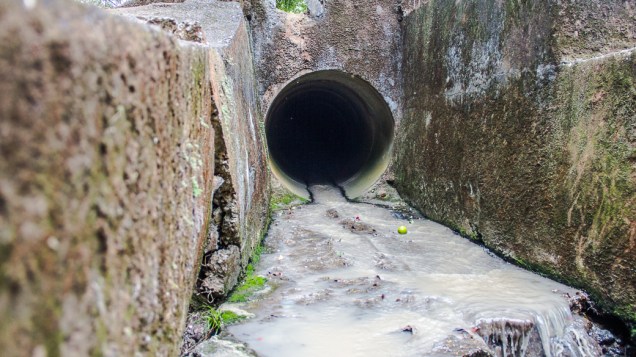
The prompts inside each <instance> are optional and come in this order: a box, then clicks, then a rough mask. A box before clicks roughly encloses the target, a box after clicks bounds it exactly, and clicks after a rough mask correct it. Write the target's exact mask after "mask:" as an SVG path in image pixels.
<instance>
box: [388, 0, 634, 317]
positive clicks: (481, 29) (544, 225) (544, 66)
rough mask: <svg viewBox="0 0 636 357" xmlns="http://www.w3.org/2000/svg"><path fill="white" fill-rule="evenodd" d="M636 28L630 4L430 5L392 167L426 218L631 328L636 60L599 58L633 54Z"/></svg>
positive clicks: (413, 57) (415, 34)
mask: <svg viewBox="0 0 636 357" xmlns="http://www.w3.org/2000/svg"><path fill="white" fill-rule="evenodd" d="M634 19H635V14H634V3H633V2H623V1H609V2H606V1H603V2H601V1H588V2H576V3H574V2H569V1H562V2H558V3H557V2H517V1H503V2H502V1H459V2H457V1H430V2H428V3H426V4H424V5H422V6H421V7H420V8H419V9H416V10H414V11H413V12H411V13H410V14H409V15H408V16H407V17H406V18H405V20H404V23H405V29H404V30H405V32H404V44H405V48H404V51H405V53H404V64H403V69H404V73H403V76H404V86H405V88H404V92H405V93H406V97H405V98H406V99H405V109H404V117H403V119H402V122H401V129H400V130H401V131H400V132H399V133H398V135H397V140H398V142H397V144H396V145H397V148H396V158H395V161H396V162H395V173H396V184H397V187H398V189H399V191H400V193H401V194H402V195H403V196H404V197H406V198H407V199H408V200H409V201H410V202H411V203H412V204H414V205H415V206H416V207H418V208H419V209H421V210H422V212H423V213H425V214H426V215H427V216H429V217H431V218H432V219H435V220H437V221H440V222H443V223H445V224H447V225H449V226H451V227H454V228H455V229H457V230H458V231H460V232H462V233H463V234H465V235H467V236H469V237H472V238H474V239H479V240H483V242H484V243H485V244H486V245H487V246H488V247H490V248H492V249H494V250H495V251H497V252H499V253H500V254H502V255H505V256H508V257H509V258H511V259H512V260H515V261H517V262H518V263H519V264H521V265H524V266H527V267H530V268H533V269H536V270H539V271H542V272H544V273H547V274H549V275H550V276H552V277H556V278H559V279H560V280H562V281H566V282H568V283H571V284H574V285H576V286H580V287H583V288H585V289H587V290H589V291H590V292H591V293H592V294H593V296H594V298H595V299H596V300H597V301H598V302H599V303H601V305H602V306H603V307H605V308H606V309H607V310H608V311H611V312H614V313H616V314H618V315H620V316H621V317H622V318H623V319H625V320H628V321H632V322H636V305H635V304H634V301H636V238H635V237H636V233H635V232H636V229H635V228H634V227H636V223H635V222H636V206H635V202H636V194H635V193H636V190H635V189H636V185H635V183H636V182H635V180H636V169H635V165H634V152H635V150H636V132H635V131H634V130H635V128H636V51H634V50H633V49H632V50H629V49H628V50H626V51H623V52H620V53H617V54H616V55H613V54H607V55H604V56H603V53H604V51H618V50H622V49H624V48H625V47H627V48H630V47H635V46H636V38H635V37H634V33H636V21H634ZM597 28H598V29H599V31H600V34H602V35H598V36H597V34H596V32H595V31H596V29H597ZM577 29H579V30H577ZM581 29H582V30H581ZM576 31H578V34H577V33H576ZM577 36H578V37H577ZM601 37H602V40H601ZM575 40H576V41H575ZM573 56H575V57H580V56H582V59H579V60H577V59H576V58H575V57H573Z"/></svg>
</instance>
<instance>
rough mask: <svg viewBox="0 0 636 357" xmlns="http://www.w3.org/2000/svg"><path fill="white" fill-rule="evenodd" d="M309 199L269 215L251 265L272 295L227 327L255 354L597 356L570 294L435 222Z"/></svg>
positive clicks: (325, 191)
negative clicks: (403, 230) (248, 316)
mask: <svg viewBox="0 0 636 357" xmlns="http://www.w3.org/2000/svg"><path fill="white" fill-rule="evenodd" d="M312 192H313V194H314V202H313V203H311V204H307V205H303V206H299V207H296V208H295V209H288V210H284V211H279V212H278V213H277V214H275V217H274V220H273V223H272V226H271V229H270V232H269V234H268V237H267V239H266V243H265V244H266V253H264V254H263V255H262V257H261V261H260V263H259V264H258V265H257V266H256V274H259V275H262V276H265V277H267V279H268V283H267V284H268V287H267V288H266V289H265V290H264V291H262V292H261V293H260V296H259V297H258V298H257V299H255V300H254V301H252V302H248V303H244V304H240V305H239V306H238V308H240V309H243V310H245V311H247V312H248V313H250V314H253V315H254V317H253V318H251V319H248V320H246V321H245V322H243V323H241V324H237V325H233V326H230V327H229V328H228V330H229V332H230V333H231V334H232V335H233V336H234V338H235V339H237V340H238V341H241V342H243V343H244V344H246V345H247V346H248V347H249V348H250V349H252V350H253V351H255V352H256V354H258V355H259V356H276V357H285V356H453V355H459V356H462V355H467V356H471V355H474V356H481V355H484V356H486V355H488V353H490V354H493V353H494V354H495V355H498V356H543V355H546V356H597V355H600V354H601V353H600V350H599V347H598V344H596V343H595V342H594V341H593V340H592V339H590V338H589V336H588V335H587V333H586V331H585V321H583V319H582V318H580V317H578V316H573V315H572V314H571V312H570V309H569V302H568V297H573V296H575V295H576V294H577V291H576V290H574V289H572V288H570V287H568V286H565V285H562V284H559V283H556V282H554V281H551V280H549V279H545V278H543V277H540V276H537V275H535V274H532V273H530V272H527V271H525V270H523V269H520V268H518V267H516V266H513V265H511V264H508V263H506V262H504V261H503V260H501V259H500V258H498V257H496V256H494V255H493V254H491V253H490V252H488V251H487V250H486V249H484V248H483V247H480V246H479V245H476V244H474V243H472V242H470V241H469V240H467V239H465V238H462V237H460V236H458V235H456V234H455V233H454V232H453V231H451V230H450V229H448V228H446V227H444V226H442V225H440V224H437V223H434V222H432V221H429V220H426V219H422V218H418V217H417V216H415V217H413V216H410V217H409V216H408V215H404V214H402V213H399V212H397V211H396V210H392V209H389V208H385V207H380V206H378V205H373V204H369V203H352V202H348V201H347V200H345V199H344V198H342V196H341V195H340V193H339V192H338V190H336V189H333V188H329V187H313V188H312ZM401 225H405V226H407V228H408V233H407V234H405V235H400V234H398V233H397V228H398V227H399V226H401ZM233 308H236V306H235V307H233ZM482 352H483V353H485V354H480V353H482Z"/></svg>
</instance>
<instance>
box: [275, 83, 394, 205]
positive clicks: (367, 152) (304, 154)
mask: <svg viewBox="0 0 636 357" xmlns="http://www.w3.org/2000/svg"><path fill="white" fill-rule="evenodd" d="M393 126H394V122H393V117H392V115H391V111H390V109H389V107H388V105H387V104H386V102H385V101H384V98H382V96H381V95H380V94H379V93H378V92H377V91H376V90H375V89H374V88H373V87H372V86H371V85H370V84H369V83H367V82H365V81H364V80H362V79H360V78H359V77H356V76H351V75H349V74H346V73H344V72H340V71H319V72H313V73H310V74H307V75H304V76H302V77H300V78H298V79H296V80H294V81H292V82H291V83H290V84H288V85H287V86H286V87H285V88H283V90H282V91H281V92H280V93H279V94H278V96H277V97H276V98H275V99H274V101H273V102H272V105H271V107H270V109H269V111H268V114H267V118H266V125H265V132H266V137H267V144H268V148H269V153H270V159H271V162H272V166H273V167H274V172H275V173H277V174H278V175H277V176H279V178H282V180H283V181H284V182H283V183H288V184H292V185H295V186H297V187H300V186H303V187H304V186H308V185H312V184H334V185H338V186H341V187H343V188H344V189H345V190H346V191H347V194H348V195H356V194H357V191H359V190H360V189H361V187H362V186H368V185H369V184H372V183H373V182H374V181H375V180H376V179H377V178H378V177H379V176H380V175H381V174H382V172H383V171H384V169H385V168H386V165H387V164H388V159H389V157H390V150H391V146H392V141H393ZM281 176H282V177H281ZM285 181H287V182H285ZM353 188H355V189H353ZM365 188H366V187H365Z"/></svg>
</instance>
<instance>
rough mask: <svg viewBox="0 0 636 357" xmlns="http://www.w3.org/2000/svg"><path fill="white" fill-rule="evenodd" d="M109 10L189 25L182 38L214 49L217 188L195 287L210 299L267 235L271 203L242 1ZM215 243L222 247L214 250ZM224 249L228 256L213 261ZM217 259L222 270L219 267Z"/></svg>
mask: <svg viewBox="0 0 636 357" xmlns="http://www.w3.org/2000/svg"><path fill="white" fill-rule="evenodd" d="M114 12H115V13H118V14H122V15H126V16H132V17H135V18H138V19H140V20H142V21H146V22H149V23H151V24H157V25H159V27H161V28H162V29H164V30H167V31H168V32H171V33H175V32H176V33H177V34H179V33H184V31H181V30H179V29H181V28H183V29H186V28H190V29H192V30H190V31H185V36H186V37H189V36H190V35H188V33H191V32H195V33H200V35H199V37H200V39H201V41H203V42H204V43H206V44H207V45H208V46H210V48H211V54H210V59H211V60H210V64H211V70H212V87H213V93H214V101H215V103H217V107H218V109H219V110H218V111H219V113H218V118H219V120H218V121H215V122H214V123H213V125H214V128H215V132H216V135H217V136H216V139H217V140H216V156H215V161H216V164H215V165H216V166H215V167H216V169H215V170H216V175H217V178H216V179H217V182H218V183H219V187H218V191H217V194H216V195H215V197H214V212H213V224H214V225H215V227H214V228H213V229H212V230H211V236H210V239H209V241H208V244H207V245H206V249H205V257H204V259H203V265H202V268H203V269H202V272H201V276H200V278H201V279H200V281H199V284H198V291H199V292H200V293H201V294H204V295H206V296H207V297H208V298H209V299H210V300H214V299H218V298H222V297H224V296H225V295H226V294H227V293H228V292H229V291H230V290H231V289H232V288H233V287H234V285H235V284H236V281H237V278H238V276H239V273H240V272H241V269H242V268H244V267H245V266H246V265H247V262H248V260H249V258H250V256H251V254H252V250H253V248H254V247H255V246H256V245H257V244H258V243H259V242H260V239H261V238H262V237H263V235H264V229H265V226H266V223H267V222H266V221H267V217H268V212H267V211H268V202H269V174H268V170H267V166H266V165H267V162H266V155H265V152H264V143H263V142H262V138H261V135H262V133H261V124H260V123H261V122H262V115H261V113H260V107H259V103H258V98H257V95H256V80H255V77H254V76H255V75H254V66H253V63H252V58H253V57H252V51H251V47H250V42H249V35H248V32H247V26H246V23H245V21H244V19H243V13H242V10H241V7H240V4H239V3H235V2H223V1H206V0H188V1H186V2H184V3H180V4H151V5H148V6H141V7H136V8H126V9H118V10H115V11H114ZM175 29H176V31H175ZM197 29H200V31H197ZM218 249H220V250H222V252H216V251H217V250H218ZM215 252H216V253H215ZM227 256H229V257H233V258H232V259H223V260H222V261H219V260H218V259H221V257H227ZM236 259H238V261H236ZM227 262H232V264H229V265H228V264H225V263H227ZM219 264H220V265H222V266H223V269H218V266H219Z"/></svg>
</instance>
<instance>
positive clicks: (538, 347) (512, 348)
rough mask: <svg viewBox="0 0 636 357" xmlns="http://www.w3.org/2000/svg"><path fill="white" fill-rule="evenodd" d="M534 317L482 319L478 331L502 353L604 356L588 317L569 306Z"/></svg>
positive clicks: (510, 355)
mask: <svg viewBox="0 0 636 357" xmlns="http://www.w3.org/2000/svg"><path fill="white" fill-rule="evenodd" d="M533 315H534V316H533V318H531V319H507V318H492V319H479V320H478V321H477V323H476V326H477V328H478V329H477V333H478V334H479V335H480V336H481V337H482V338H483V339H484V341H485V342H486V344H487V345H488V346H489V347H490V348H492V349H493V351H494V352H495V354H496V355H497V356H501V357H535V356H537V357H540V356H546V357H559V356H571V357H590V356H601V355H602V352H601V350H600V348H599V346H598V344H597V343H595V341H594V340H593V339H592V338H591V337H590V335H589V334H588V330H589V329H590V328H591V325H589V322H587V321H586V320H584V319H582V318H580V317H578V316H577V317H575V316H572V313H571V312H570V311H569V309H567V308H562V309H556V310H549V311H546V312H544V313H536V314H533Z"/></svg>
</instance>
